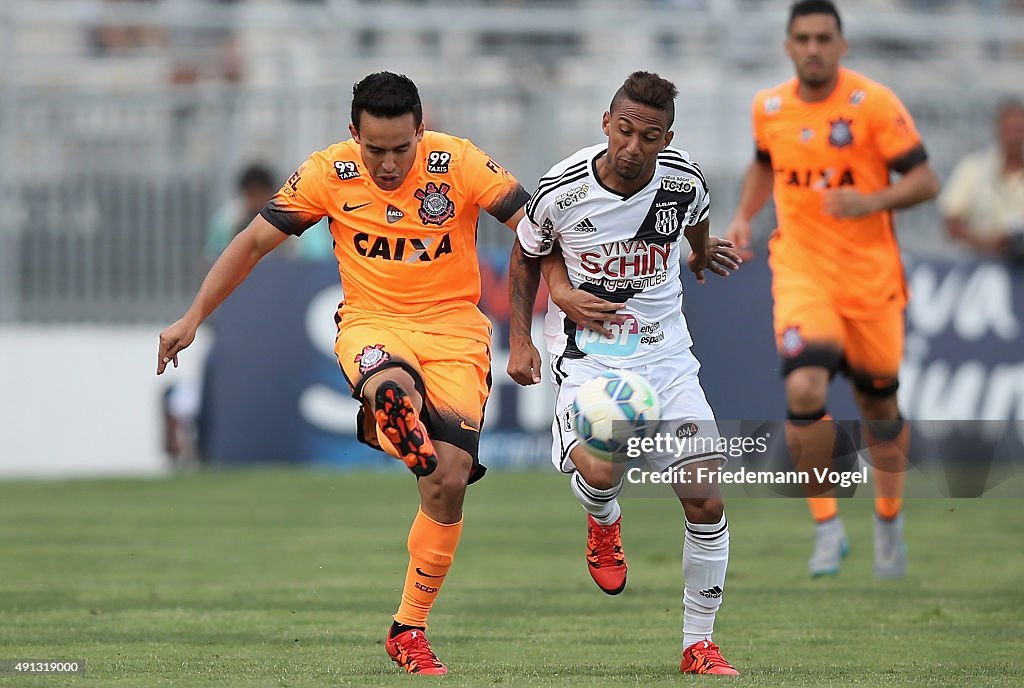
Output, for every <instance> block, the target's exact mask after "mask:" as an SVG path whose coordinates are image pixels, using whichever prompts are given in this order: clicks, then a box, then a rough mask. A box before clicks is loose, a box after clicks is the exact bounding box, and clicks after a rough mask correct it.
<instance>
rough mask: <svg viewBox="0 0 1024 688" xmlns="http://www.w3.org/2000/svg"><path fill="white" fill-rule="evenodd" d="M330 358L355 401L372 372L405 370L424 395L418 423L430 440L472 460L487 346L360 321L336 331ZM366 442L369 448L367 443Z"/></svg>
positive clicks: (487, 379)
mask: <svg viewBox="0 0 1024 688" xmlns="http://www.w3.org/2000/svg"><path fill="white" fill-rule="evenodd" d="M334 353H335V355H336V356H337V357H338V363H339V364H340V365H341V369H342V371H343V372H344V374H345V379H346V380H348V383H349V386H350V387H351V388H352V392H353V394H352V396H354V397H355V398H356V399H359V400H360V401H362V398H361V392H362V388H363V384H364V383H365V382H366V380H367V379H368V378H369V377H370V376H372V375H373V374H374V373H377V372H380V371H381V370H385V369H386V368H389V367H393V366H398V367H401V368H403V369H404V370H406V371H407V372H408V373H409V374H410V375H411V376H412V377H413V379H414V380H415V381H416V387H417V389H418V390H419V393H420V394H421V395H422V396H423V399H424V404H423V413H421V419H422V420H423V424H424V425H425V426H426V428H427V432H428V433H430V437H431V439H433V440H435V441H441V442H447V443H449V444H453V445H455V446H456V447H459V448H460V449H463V450H465V451H466V452H468V453H469V454H470V456H472V457H473V460H474V462H476V461H477V454H478V453H479V445H480V426H481V425H482V424H483V419H484V404H485V403H486V402H487V396H488V394H489V393H490V388H491V352H490V349H489V347H488V346H487V345H486V344H484V343H483V342H480V341H477V340H475V339H470V338H468V337H458V336H453V335H450V334H433V333H429V332H413V331H408V330H399V329H396V328H394V327H393V325H391V324H390V323H388V322H386V321H373V320H368V319H367V318H360V319H359V320H358V322H357V323H351V324H350V323H349V322H347V321H346V322H345V323H344V324H342V325H341V326H340V327H339V330H338V338H337V340H336V341H335V344H334ZM371 418H372V416H371ZM369 425H370V424H369V423H367V424H366V426H362V425H361V427H369ZM372 425H373V427H374V428H376V434H377V444H378V445H379V447H380V448H381V449H382V450H383V451H386V452H387V453H388V454H391V455H392V456H398V452H397V451H396V450H395V448H394V446H393V445H392V444H391V442H389V441H388V440H387V438H386V437H384V435H383V433H381V432H380V428H377V427H376V423H373V424H372ZM364 441H366V440H365V438H364ZM367 443H368V444H370V445H371V446H373V442H372V441H371V442H367Z"/></svg>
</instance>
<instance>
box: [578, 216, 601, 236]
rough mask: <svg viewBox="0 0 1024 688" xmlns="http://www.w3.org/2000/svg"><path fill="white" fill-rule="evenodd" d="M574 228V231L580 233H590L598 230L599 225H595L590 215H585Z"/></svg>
mask: <svg viewBox="0 0 1024 688" xmlns="http://www.w3.org/2000/svg"><path fill="white" fill-rule="evenodd" d="M572 229H573V231H575V232H579V233H580V234H590V233H591V232H596V231H597V227H595V226H594V223H593V222H591V221H590V218H589V217H585V218H583V219H582V220H580V221H579V223H577V225H576V226H575V227H573V228H572Z"/></svg>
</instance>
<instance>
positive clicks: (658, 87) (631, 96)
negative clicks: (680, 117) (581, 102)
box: [608, 72, 679, 127]
mask: <svg viewBox="0 0 1024 688" xmlns="http://www.w3.org/2000/svg"><path fill="white" fill-rule="evenodd" d="M677 95H679V89H677V88H676V85H675V84H673V83H672V82H671V81H669V80H668V79H662V78H661V77H660V76H658V75H657V74H654V73H652V72H633V73H632V74H630V75H629V78H627V79H626V80H625V81H624V82H623V83H622V86H620V87H619V90H618V91H616V92H615V95H614V96H612V102H611V105H609V106H608V111H609V112H615V108H617V107H618V106H619V103H621V102H622V101H623V100H631V101H633V102H634V103H640V104H641V105H648V106H650V107H652V108H654V109H655V110H661V111H662V112H664V113H666V114H667V115H668V126H670V127H671V126H672V122H673V121H674V120H675V118H676V104H675V97H676V96H677Z"/></svg>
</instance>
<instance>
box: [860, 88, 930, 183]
mask: <svg viewBox="0 0 1024 688" xmlns="http://www.w3.org/2000/svg"><path fill="white" fill-rule="evenodd" d="M874 86H875V89H874V90H873V92H872V93H871V94H870V98H867V99H866V100H865V102H864V106H865V111H866V112H867V115H868V117H869V122H870V127H871V132H872V134H873V136H874V139H875V142H876V145H877V146H878V151H879V153H880V154H881V156H882V158H884V159H885V161H886V163H887V165H888V167H889V168H890V169H892V170H894V171H896V172H899V173H901V174H903V173H905V172H907V171H909V170H910V169H911V168H912V167H914V166H915V165H917V164H918V163H921V162H924V160H925V159H926V158H927V155H925V152H924V145H923V144H922V142H921V135H920V134H918V133H917V127H916V126H915V125H914V119H913V118H912V117H911V116H910V113H909V112H908V111H907V108H906V107H904V105H903V103H902V102H901V101H900V99H899V98H898V97H896V94H895V93H893V92H892V91H890V90H889V89H888V88H886V87H884V86H882V85H881V84H875V85H874Z"/></svg>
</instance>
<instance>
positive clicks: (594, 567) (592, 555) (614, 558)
mask: <svg viewBox="0 0 1024 688" xmlns="http://www.w3.org/2000/svg"><path fill="white" fill-rule="evenodd" d="M621 523H622V517H621V516H619V518H618V520H617V521H615V523H613V524H611V525H609V526H603V525H601V524H600V523H598V522H597V521H595V520H594V517H593V516H591V515H590V514H587V567H588V568H589V569H590V577H591V578H593V579H594V582H595V583H597V587H599V588H601V590H603V591H604V592H605V593H607V594H609V595H618V594H619V593H620V592H622V590H623V589H624V588H625V587H626V555H625V554H623V552H622V531H621V530H620V529H619V524H621Z"/></svg>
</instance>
